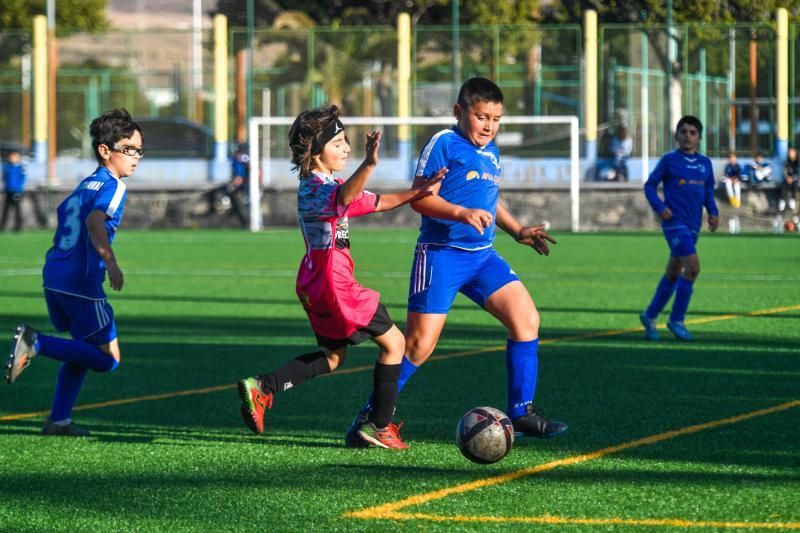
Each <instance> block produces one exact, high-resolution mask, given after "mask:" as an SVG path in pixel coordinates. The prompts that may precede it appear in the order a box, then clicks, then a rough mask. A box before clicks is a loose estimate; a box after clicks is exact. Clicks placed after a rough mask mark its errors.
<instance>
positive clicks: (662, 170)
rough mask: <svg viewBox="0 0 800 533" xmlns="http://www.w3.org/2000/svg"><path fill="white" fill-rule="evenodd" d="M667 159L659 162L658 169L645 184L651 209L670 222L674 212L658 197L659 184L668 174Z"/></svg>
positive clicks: (654, 170)
mask: <svg viewBox="0 0 800 533" xmlns="http://www.w3.org/2000/svg"><path fill="white" fill-rule="evenodd" d="M666 159H667V158H666V157H662V158H661V159H660V160H659V161H658V164H657V165H656V168H654V169H653V172H651V173H650V176H649V177H648V178H647V181H646V182H645V184H644V196H645V198H647V202H648V203H649V204H650V207H652V208H653V211H655V212H656V213H658V215H659V216H660V217H661V218H662V219H664V220H669V219H670V218H672V211H671V210H670V208H669V207H667V205H666V204H665V203H664V202H662V201H661V198H659V197H658V184H659V183H660V182H662V181H663V180H664V178H665V177H666V174H667V161H666Z"/></svg>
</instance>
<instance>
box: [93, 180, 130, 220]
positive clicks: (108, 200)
mask: <svg viewBox="0 0 800 533" xmlns="http://www.w3.org/2000/svg"><path fill="white" fill-rule="evenodd" d="M124 196H125V184H124V183H122V182H121V181H119V180H111V181H108V182H106V183H105V184H104V185H103V187H102V188H101V189H100V190H99V191H98V193H97V195H96V196H95V197H94V201H93V202H92V209H91V210H92V211H93V210H95V209H96V210H98V211H102V212H103V213H105V214H106V216H107V217H109V218H114V215H116V214H117V210H118V209H119V208H120V206H121V205H122V199H123V197H124Z"/></svg>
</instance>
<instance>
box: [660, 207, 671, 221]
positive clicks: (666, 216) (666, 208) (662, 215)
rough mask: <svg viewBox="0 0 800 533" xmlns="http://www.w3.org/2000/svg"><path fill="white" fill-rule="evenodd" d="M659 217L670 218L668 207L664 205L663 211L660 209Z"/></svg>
mask: <svg viewBox="0 0 800 533" xmlns="http://www.w3.org/2000/svg"><path fill="white" fill-rule="evenodd" d="M661 218H662V219H663V220H669V219H671V218H672V210H671V209H670V208H669V207H665V208H664V210H663V211H661Z"/></svg>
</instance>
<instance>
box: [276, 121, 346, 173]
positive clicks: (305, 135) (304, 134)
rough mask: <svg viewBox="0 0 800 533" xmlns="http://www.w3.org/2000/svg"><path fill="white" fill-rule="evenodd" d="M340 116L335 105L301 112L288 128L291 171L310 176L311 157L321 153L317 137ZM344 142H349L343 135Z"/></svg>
mask: <svg viewBox="0 0 800 533" xmlns="http://www.w3.org/2000/svg"><path fill="white" fill-rule="evenodd" d="M340 115H341V111H339V108H338V107H336V106H335V105H332V106H328V107H318V108H316V109H309V110H306V111H303V112H302V113H300V114H299V115H297V118H296V119H294V123H293V124H292V127H291V128H289V148H291V150H292V171H295V172H297V171H299V173H300V175H301V176H308V175H309V174H311V165H312V157H313V156H315V155H318V154H319V153H321V151H322V150H321V148H324V146H322V147H320V146H319V145H320V142H319V137H320V134H321V133H322V132H323V130H324V129H325V128H327V127H328V126H330V125H331V123H332V122H334V121H335V120H337V119H338V118H339V116H340ZM345 141H347V143H348V144H349V143H350V141H349V140H348V139H347V136H346V135H345Z"/></svg>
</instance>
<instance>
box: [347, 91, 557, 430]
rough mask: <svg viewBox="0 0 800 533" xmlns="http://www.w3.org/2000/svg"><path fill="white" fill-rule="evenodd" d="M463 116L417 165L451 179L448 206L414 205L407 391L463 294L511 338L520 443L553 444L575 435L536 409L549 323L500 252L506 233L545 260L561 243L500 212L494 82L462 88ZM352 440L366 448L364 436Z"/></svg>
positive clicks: (499, 100) (498, 104)
mask: <svg viewBox="0 0 800 533" xmlns="http://www.w3.org/2000/svg"><path fill="white" fill-rule="evenodd" d="M453 113H454V115H455V118H456V121H457V124H456V125H455V126H453V127H451V128H448V129H445V130H442V131H440V132H438V133H437V134H435V135H434V136H433V137H432V138H431V139H430V140H429V141H428V143H427V144H426V145H425V147H424V148H423V150H422V153H421V155H420V158H419V162H418V163H417V171H416V177H417V179H430V178H432V177H433V176H434V174H435V173H436V171H437V170H438V169H440V168H447V169H449V171H448V174H447V179H446V180H444V181H443V182H442V186H441V189H440V190H439V196H437V197H435V198H423V199H421V200H417V201H415V202H414V203H412V207H413V208H414V209H415V210H416V211H417V212H419V213H420V214H421V215H422V225H421V228H420V235H419V238H418V240H417V248H416V252H415V256H414V264H413V267H412V271H411V281H410V287H409V298H408V316H407V325H406V351H405V357H404V359H403V362H402V367H401V374H400V379H399V381H398V388H399V389H402V388H403V386H404V385H405V383H406V381H407V380H408V379H409V378H410V377H411V375H412V374H413V373H414V372H415V371H416V370H417V368H418V367H419V366H420V365H421V364H422V363H424V362H425V361H426V360H427V359H428V357H430V355H431V354H432V353H433V350H434V348H435V347H436V343H437V342H438V340H439V335H440V334H441V332H442V328H443V327H444V324H445V321H446V320H447V314H448V313H449V311H450V307H451V306H452V303H453V300H454V299H455V297H456V294H457V293H458V292H461V293H462V294H464V295H465V296H467V297H468V298H470V299H471V300H472V301H474V302H475V303H476V304H478V305H479V306H481V307H482V308H483V309H485V310H486V311H488V312H489V313H491V314H492V315H493V316H494V317H495V318H497V319H498V320H499V321H500V322H501V323H502V324H503V326H505V327H506V329H507V330H508V336H507V344H506V367H507V372H508V396H507V399H508V411H507V414H508V416H509V417H510V418H511V421H512V423H513V424H514V429H515V432H516V433H517V435H518V436H534V437H540V438H543V437H552V436H555V435H558V434H560V433H563V432H564V431H566V430H567V425H566V424H564V423H562V422H557V421H554V420H549V419H547V418H545V417H544V416H542V414H541V412H540V411H539V410H538V409H536V408H535V407H534V405H533V397H534V392H535V390H536V380H537V374H538V355H537V352H538V345H539V314H538V312H537V310H536V306H535V305H534V303H533V300H532V299H531V296H530V294H528V291H527V290H526V289H525V286H524V285H523V284H522V282H521V281H520V279H519V277H518V276H517V275H516V274H515V273H514V271H513V270H512V269H511V267H510V266H509V265H508V263H507V262H506V261H505V259H503V258H502V257H500V255H498V254H497V252H496V251H495V250H494V248H493V246H492V243H493V241H494V237H495V228H496V226H499V227H500V228H501V229H503V230H504V231H505V232H506V233H508V234H509V235H511V236H512V237H513V238H514V239H515V240H516V241H517V242H519V243H520V244H523V245H527V246H531V247H533V248H534V250H536V251H537V252H538V253H539V254H543V255H548V254H549V253H550V250H549V247H548V244H547V243H548V241H550V242H552V243H555V241H554V240H553V238H552V237H550V235H548V234H547V233H546V232H545V231H544V226H543V225H539V226H532V227H524V226H522V224H520V223H519V222H518V221H517V220H516V219H515V218H514V217H513V216H512V215H511V213H509V212H508V210H507V209H506V208H505V207H504V206H503V204H502V203H500V202H498V197H499V190H500V186H499V182H500V153H499V151H498V149H497V146H496V145H495V144H494V142H493V139H494V137H495V135H496V134H497V131H498V128H499V126H500V119H501V117H502V115H503V93H502V91H501V90H500V88H499V87H498V86H497V85H495V84H494V83H493V82H492V81H490V80H488V79H485V78H472V79H469V80H467V81H466V82H465V83H464V84H463V85H462V86H461V90H460V92H459V95H458V102H457V103H456V105H455V106H454V109H453ZM370 404H371V402H368V403H367V404H366V405H365V406H364V408H363V409H362V410H361V412H360V413H359V415H358V416H357V417H356V420H354V424H353V426H351V429H350V430H348V432H347V435H346V436H345V443H346V444H347V445H349V446H357V445H358V444H357V440H356V438H355V428H357V427H358V423H359V421H360V420H361V419H363V418H364V416H365V413H368V412H369V409H370Z"/></svg>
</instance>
